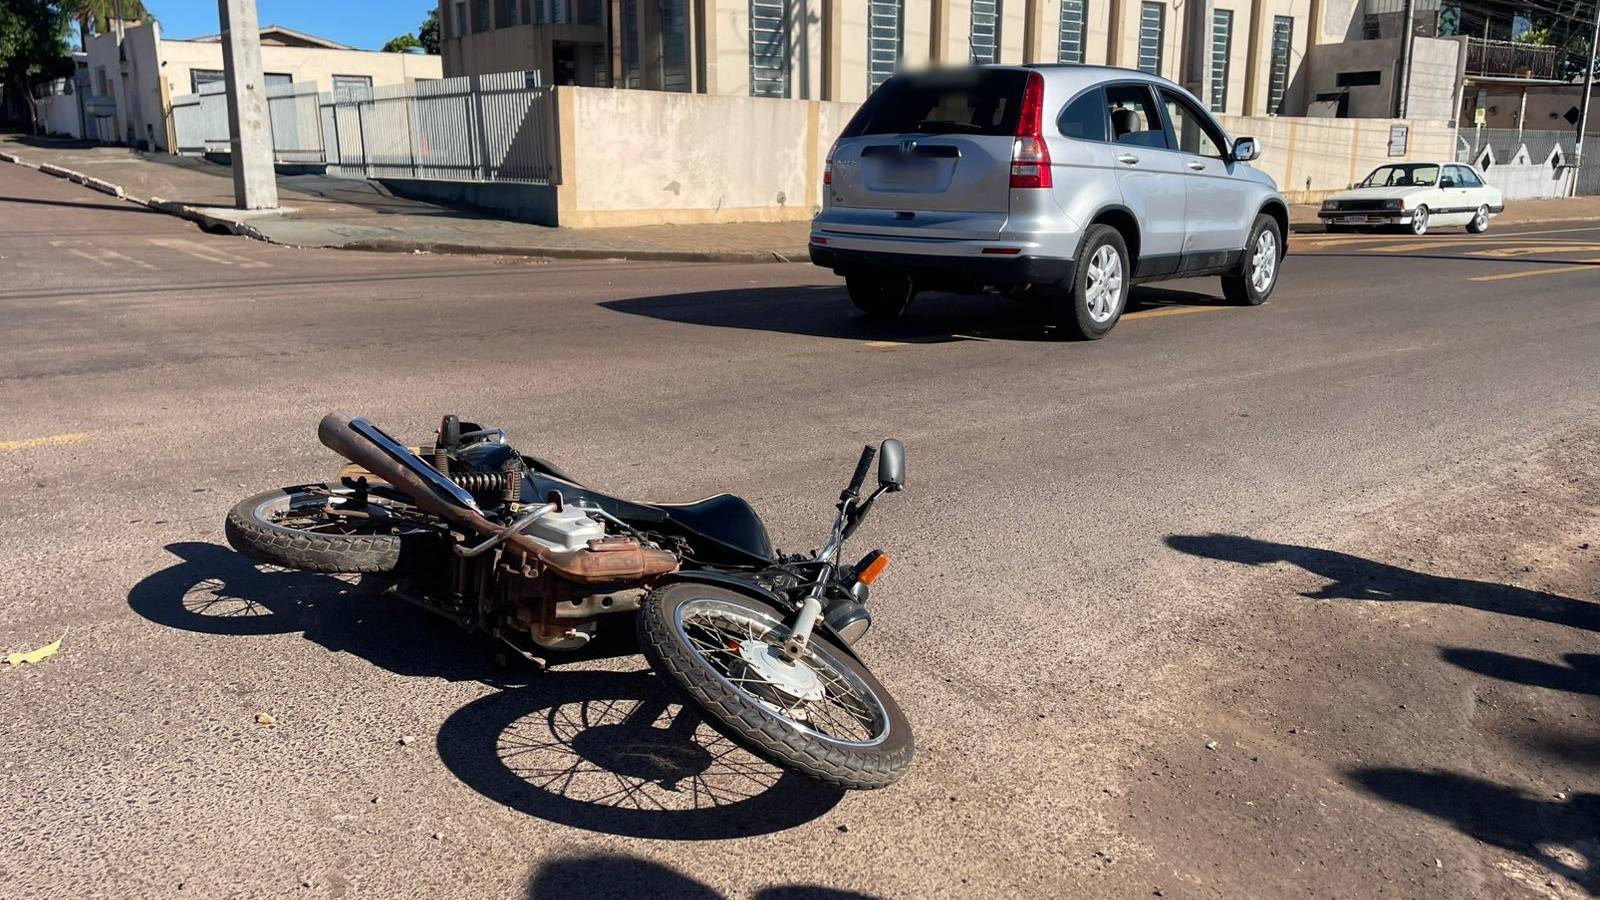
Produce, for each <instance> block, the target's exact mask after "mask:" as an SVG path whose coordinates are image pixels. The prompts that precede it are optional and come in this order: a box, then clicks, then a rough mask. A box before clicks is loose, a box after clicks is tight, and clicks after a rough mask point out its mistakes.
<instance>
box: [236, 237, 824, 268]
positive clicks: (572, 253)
mask: <svg viewBox="0 0 1600 900" xmlns="http://www.w3.org/2000/svg"><path fill="white" fill-rule="evenodd" d="M261 240H264V241H270V242H271V243H284V242H282V241H273V240H272V239H271V238H268V237H262V238H261ZM297 246H316V245H304V244H302V245H297ZM322 246H324V247H326V248H327V249H330V250H366V251H370V252H375V253H441V254H449V255H451V256H518V257H530V258H534V259H617V260H628V261H632V262H714V263H770V262H781V263H794V262H810V254H809V251H807V250H804V249H800V250H787V251H779V250H749V251H738V252H717V251H704V250H594V249H585V248H582V247H496V246H482V245H478V244H451V243H447V242H440V241H405V240H383V239H377V240H368V241H351V242H350V243H347V244H326V245H322Z"/></svg>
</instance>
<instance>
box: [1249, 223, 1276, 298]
mask: <svg viewBox="0 0 1600 900" xmlns="http://www.w3.org/2000/svg"><path fill="white" fill-rule="evenodd" d="M1277 275H1278V239H1277V238H1276V237H1275V236H1273V234H1272V232H1270V231H1267V230H1265V229H1263V230H1262V232H1261V236H1260V237H1258V238H1256V252H1255V255H1254V256H1252V257H1251V258H1250V284H1251V286H1252V287H1254V288H1255V289H1256V293H1258V294H1264V293H1266V292H1267V288H1270V287H1272V279H1273V278H1275V277H1277Z"/></svg>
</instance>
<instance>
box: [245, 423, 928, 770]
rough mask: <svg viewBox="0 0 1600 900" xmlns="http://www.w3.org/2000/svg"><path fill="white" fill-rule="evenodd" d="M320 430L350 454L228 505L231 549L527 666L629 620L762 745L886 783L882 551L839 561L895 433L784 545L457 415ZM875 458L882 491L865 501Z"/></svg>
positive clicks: (675, 676)
mask: <svg viewBox="0 0 1600 900" xmlns="http://www.w3.org/2000/svg"><path fill="white" fill-rule="evenodd" d="M317 435H318V437H319V438H320V439H321V441H322V443H323V444H325V445H327V446H328V447H329V448H330V449H332V450H333V451H335V452H337V453H339V454H340V455H341V456H343V457H344V458H345V459H347V460H349V462H350V465H347V466H345V467H344V468H343V469H341V470H340V473H339V476H338V478H337V480H336V481H335V482H334V483H325V484H304V485H298V486H295V487H288V488H282V489H280V490H273V491H268V492H266V493H263V494H259V495H257V496H254V497H251V498H249V499H247V500H244V501H242V502H240V503H239V504H238V505H237V506H235V507H234V508H233V509H232V510H231V511H230V512H229V513H228V517H227V522H226V530H227V536H228V541H229V543H231V544H232V545H233V546H234V548H235V549H237V550H239V551H240V552H243V553H245V554H247V555H249V556H250V557H252V558H254V559H257V560H261V561H263V562H268V563H273V564H276V565H280V566H284V567H287V568H292V569H301V570H305V571H311V572H330V573H377V574H383V575H387V576H391V577H392V578H393V579H394V583H393V584H392V585H391V586H390V587H389V588H388V592H389V593H392V594H393V595H395V596H396V597H399V598H401V599H404V600H407V601H410V602H412V603H415V604H417V605H419V606H422V607H424V608H426V609H428V610H430V611H432V612H435V613H438V614H439V615H442V616H444V617H445V618H448V619H450V620H452V621H454V622H456V623H457V624H459V625H460V626H462V627H464V628H466V629H468V630H470V631H473V632H480V633H483V634H485V635H488V636H489V637H490V638H492V639H494V640H495V641H498V642H500V643H501V644H502V645H504V646H506V647H509V648H510V649H512V650H513V651H515V652H516V653H517V654H519V655H521V656H523V657H525V658H527V659H530V660H533V661H535V662H539V663H541V664H547V663H550V662H559V661H560V660H561V658H562V655H563V654H568V655H570V654H573V653H574V652H576V651H580V650H581V649H582V648H583V647H584V646H585V645H587V644H589V642H590V641H592V640H593V639H594V637H595V635H596V633H597V631H598V629H599V627H600V623H601V622H602V620H606V619H608V618H609V617H612V616H618V615H622V614H633V615H634V616H635V628H636V631H637V633H638V639H639V646H640V649H641V650H642V651H643V653H644V656H645V658H646V659H647V660H648V661H649V663H650V666H651V668H652V669H654V670H655V671H656V673H657V674H658V675H659V676H660V677H662V678H664V679H665V680H666V681H667V682H668V683H670V684H672V685H674V686H675V687H676V688H677V689H678V690H679V692H680V693H682V694H683V695H684V696H685V697H686V698H687V701H688V702H692V703H693V704H694V705H695V706H696V707H698V708H699V710H700V711H701V712H702V713H703V714H704V716H705V718H706V720H707V721H708V722H710V723H711V724H712V725H713V726H714V727H716V728H717V730H719V731H721V732H722V733H723V734H725V735H727V736H728V737H729V738H731V739H732V740H734V741H736V742H737V743H739V744H741V745H743V746H744V747H746V748H747V749H749V750H751V751H752V752H754V753H755V754H757V755H758V756H761V757H763V758H765V759H767V760H769V761H771V762H773V763H775V764H777V765H779V766H783V767H785V768H788V769H791V770H793V771H796V772H799V773H801V774H803V775H808V776H810V777H812V778H816V779H818V780H820V781H824V782H827V783H829V784H833V785H837V786H839V787H843V788H878V787H884V786H886V785H889V784H891V783H893V782H894V781H895V780H896V779H898V778H899V777H900V776H901V775H902V774H904V772H905V771H906V769H907V768H908V767H909V766H910V765H911V759H912V755H913V752H914V748H913V741H912V736H911V727H910V723H909V722H908V721H907V720H906V717H905V715H904V713H902V712H901V711H900V708H899V706H898V705H897V704H896V703H895V701H894V698H892V697H891V696H889V693H888V691H886V690H884V687H883V685H882V684H880V683H879V682H878V680H877V679H876V678H874V677H873V675H872V673H871V672H869V671H868V670H867V668H866V666H865V665H863V664H862V662H861V660H860V658H859V657H858V656H857V655H856V653H855V651H854V649H853V646H854V645H855V644H856V643H857V642H858V641H859V640H860V639H861V637H862V636H863V635H865V634H866V632H867V630H868V628H869V627H870V626H871V623H872V615H871V613H870V612H868V609H867V600H868V594H869V592H870V589H871V586H872V584H873V583H874V582H875V581H876V580H877V578H878V576H879V575H881V574H882V573H883V571H884V569H885V568H886V567H887V566H888V563H889V557H888V556H886V555H885V554H884V553H883V552H882V551H878V550H874V551H872V552H871V553H868V554H867V555H866V556H865V557H864V558H862V559H861V561H860V562H858V563H856V564H855V565H853V566H851V565H847V564H843V563H841V562H840V553H841V550H842V548H843V544H844V542H845V540H847V539H848V538H849V537H850V536H851V534H853V533H854V532H855V530H856V529H857V528H858V527H859V526H860V525H861V523H862V521H863V520H864V519H865V518H866V516H867V513H868V512H869V511H870V510H871V509H872V507H873V504H875V503H876V502H877V501H878V498H879V497H881V496H882V495H883V494H885V493H893V492H896V491H899V490H901V489H902V488H903V487H904V486H905V450H904V447H903V446H902V445H901V443H900V442H899V441H897V440H893V439H889V440H885V441H883V442H882V444H881V445H880V446H879V447H878V448H874V447H872V446H871V445H868V446H867V447H865V448H864V449H863V451H862V454H861V459H860V461H859V463H858V464H857V466H856V471H855V475H854V477H852V478H851V480H850V484H849V486H848V487H846V488H845V490H844V491H843V492H842V493H841V494H840V495H839V502H838V511H837V515H836V516H835V518H834V522H833V529H832V531H831V532H830V533H829V535H828V538H827V541H826V542H825V543H824V544H823V545H822V547H821V549H819V550H817V551H816V552H814V553H810V554H797V555H780V554H779V553H778V552H777V551H775V550H774V549H773V547H772V543H771V539H770V538H769V536H768V534H767V529H766V526H765V525H764V524H763V523H762V521H761V518H760V516H758V515H757V514H756V512H755V510H754V509H753V508H752V507H751V506H750V504H749V503H747V502H746V501H745V500H743V499H741V498H739V497H736V496H734V495H732V494H718V495H716V496H714V497H709V498H707V499H705V500H701V501H699V502H696V503H685V504H664V503H641V502H634V501H629V500H623V499H621V498H618V497H613V496H610V495H608V494H605V493H602V492H600V491H597V490H593V489H591V488H588V487H585V486H583V485H582V484H580V483H579V482H578V481H577V479H575V478H573V477H572V476H570V475H567V474H566V473H564V472H562V471H561V469H559V468H557V467H556V466H555V465H554V464H552V463H550V462H548V461H546V460H544V459H541V458H539V457H537V456H533V455H529V454H524V453H519V452H517V451H516V450H515V449H513V448H512V447H511V446H510V444H508V443H507V440H506V435H505V432H504V431H502V430H500V429H488V428H482V427H479V426H477V425H474V424H471V423H465V422H461V421H460V420H459V419H458V418H456V417H455V416H445V417H444V419H443V421H442V422H441V423H440V427H439V431H438V433H437V435H436V436H435V441H434V445H433V446H432V447H425V448H419V449H417V450H413V449H411V448H408V447H406V446H405V445H404V444H402V443H400V442H399V441H397V440H395V439H394V438H392V437H390V436H389V435H387V434H385V433H384V432H383V431H382V430H380V429H379V428H378V427H377V426H375V425H373V424H372V423H371V422H368V421H367V420H366V419H362V418H353V419H352V418H347V417H345V416H341V415H338V414H331V415H328V416H327V417H325V418H324V419H323V420H322V422H321V424H320V425H319V426H318V429H317ZM874 455H876V456H877V457H878V486H877V488H876V489H875V490H872V491H871V492H870V493H868V494H866V495H865V496H863V494H862V487H863V484H864V482H865V480H866V477H867V473H868V470H869V468H870V467H871V465H872V461H873V457H874Z"/></svg>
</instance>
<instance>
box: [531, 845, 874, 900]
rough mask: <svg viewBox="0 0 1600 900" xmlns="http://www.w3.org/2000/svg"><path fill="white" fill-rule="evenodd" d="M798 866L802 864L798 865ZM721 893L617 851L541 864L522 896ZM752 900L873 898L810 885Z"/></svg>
mask: <svg viewBox="0 0 1600 900" xmlns="http://www.w3.org/2000/svg"><path fill="white" fill-rule="evenodd" d="M801 868H804V867H803V866H802V867H801ZM725 896H726V895H725V894H722V893H721V892H719V891H717V890H716V889H714V888H712V887H710V886H709V885H707V884H705V883H703V882H701V881H699V880H697V879H695V878H693V877H691V876H688V875H685V874H683V873H682V872H679V871H678V870H677V869H674V868H671V867H670V866H665V865H662V864H661V863H658V862H655V861H653V860H648V859H644V858H642V857H637V856H628V855H625V854H621V853H584V854H578V855H573V856H562V857H557V858H556V859H553V860H550V861H548V862H546V863H544V864H543V865H541V866H540V867H539V868H538V869H537V870H536V871H535V872H534V873H533V876H532V877H531V878H530V879H529V881H528V900H609V898H628V900H634V898H640V897H649V898H653V900H723V898H724V897H725ZM752 898H753V900H873V897H872V895H870V894H860V893H856V892H855V891H841V890H837V889H835V888H826V887H822V886H821V885H814V884H791V885H779V886H774V887H767V888H762V889H761V890H759V891H757V892H756V893H755V894H753V895H752Z"/></svg>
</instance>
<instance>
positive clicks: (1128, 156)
mask: <svg viewBox="0 0 1600 900" xmlns="http://www.w3.org/2000/svg"><path fill="white" fill-rule="evenodd" d="M1117 162H1119V163H1122V164H1123V165H1125V166H1137V165H1138V164H1139V157H1137V156H1134V155H1133V154H1132V153H1122V154H1119V155H1118V156H1117Z"/></svg>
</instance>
